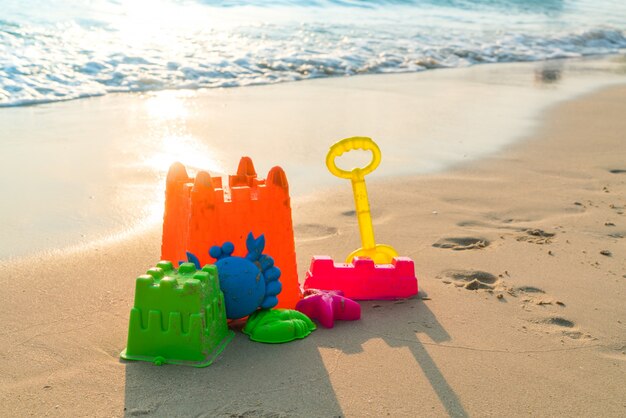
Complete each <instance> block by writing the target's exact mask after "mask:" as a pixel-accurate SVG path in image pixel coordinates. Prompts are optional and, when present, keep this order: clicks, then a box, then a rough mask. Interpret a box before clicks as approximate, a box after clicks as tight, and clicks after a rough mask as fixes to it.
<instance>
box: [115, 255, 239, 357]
mask: <svg viewBox="0 0 626 418" xmlns="http://www.w3.org/2000/svg"><path fill="white" fill-rule="evenodd" d="M232 337H233V332H232V331H230V330H229V329H228V325H227V322H226V309H225V304H224V294H223V293H222V291H221V290H220V285H219V280H218V276H217V268H216V267H215V266H214V265H207V266H204V267H203V268H202V270H196V267H195V266H194V264H193V263H183V264H181V265H180V267H179V268H178V270H176V269H174V267H173V266H172V263H171V262H169V261H161V262H159V263H158V264H157V266H156V268H151V269H149V270H148V271H147V274H144V275H141V276H139V277H138V278H137V281H136V287H135V305H134V307H133V308H132V309H131V311H130V323H129V327H128V346H127V347H126V349H125V350H124V351H122V353H121V354H120V357H122V358H123V359H125V360H142V361H150V362H153V363H155V364H157V365H161V364H165V363H167V364H184V365H190V366H194V367H206V366H208V365H209V364H211V363H212V362H213V360H214V359H215V357H217V355H219V353H221V352H222V350H223V349H224V348H225V347H226V345H227V344H228V342H229V341H230V340H231V339H232Z"/></svg>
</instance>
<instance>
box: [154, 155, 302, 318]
mask: <svg viewBox="0 0 626 418" xmlns="http://www.w3.org/2000/svg"><path fill="white" fill-rule="evenodd" d="M223 186H224V185H223V182H222V179H221V178H219V177H218V178H213V177H211V175H210V174H209V173H207V172H205V171H200V172H198V173H197V174H196V176H195V178H193V177H190V176H189V175H188V174H187V171H186V169H185V167H184V166H183V165H182V164H180V163H175V164H173V165H172V166H171V167H170V170H169V172H168V175H167V184H166V189H165V214H164V216H163V240H162V245H161V257H162V258H163V259H166V260H186V259H187V256H186V253H187V251H188V252H191V253H193V254H194V255H196V256H197V257H198V259H199V261H200V264H201V265H205V264H213V263H214V262H215V259H213V258H212V257H211V256H210V255H209V249H210V248H211V247H212V246H215V245H220V244H221V243H223V242H226V241H229V242H232V243H233V244H234V245H235V248H236V249H239V251H243V249H245V248H246V246H245V239H246V237H247V236H248V233H250V232H252V233H253V234H254V235H255V236H258V235H261V234H263V235H265V239H266V248H265V252H266V253H267V254H269V255H271V256H272V257H273V258H274V261H275V264H276V266H277V267H278V268H280V270H281V272H282V275H281V282H282V284H283V290H282V292H281V294H280V295H279V296H278V299H279V302H278V307H281V308H294V307H295V305H296V303H297V302H298V301H299V300H300V299H301V298H302V294H301V292H300V287H299V283H298V273H297V266H296V252H295V243H294V237H293V224H292V219H291V200H290V197H289V184H288V182H287V176H286V175H285V172H284V171H283V169H282V168H280V167H273V168H272V169H271V170H270V171H269V173H268V175H267V179H259V178H258V177H257V174H256V171H255V169H254V165H253V164H252V160H251V159H250V158H249V157H242V158H241V161H240V162H239V167H238V169H237V173H236V174H234V175H230V176H229V177H228V187H223ZM235 255H237V256H243V255H245V254H243V253H241V254H235Z"/></svg>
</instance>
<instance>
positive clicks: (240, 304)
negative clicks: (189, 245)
mask: <svg viewBox="0 0 626 418" xmlns="http://www.w3.org/2000/svg"><path fill="white" fill-rule="evenodd" d="M246 247H247V249H248V254H247V255H246V256H245V257H236V256H233V255H232V253H233V251H234V250H235V246H234V245H233V244H232V243H231V242H225V243H224V244H223V245H222V246H221V247H220V246H213V247H211V249H210V250H209V254H210V255H211V257H213V258H215V259H216V260H217V261H216V262H215V266H216V267H217V270H218V272H219V281H220V288H221V289H222V292H223V293H224V300H225V305H226V317H227V318H228V319H239V318H243V317H245V316H248V315H250V314H251V313H253V312H254V311H256V310H257V309H258V308H261V309H270V308H273V307H274V306H276V305H277V304H278V298H277V296H278V294H279V293H280V291H281V290H282V285H281V283H280V281H279V280H278V279H279V278H280V269H278V267H276V266H274V259H273V258H272V257H270V256H268V255H265V254H263V249H264V248H265V237H264V236H263V235H262V234H261V235H260V236H259V237H258V238H254V235H252V233H249V234H248V237H247V239H246ZM187 257H188V258H189V260H190V261H191V260H197V258H196V257H195V256H194V255H193V254H189V253H188V254H187Z"/></svg>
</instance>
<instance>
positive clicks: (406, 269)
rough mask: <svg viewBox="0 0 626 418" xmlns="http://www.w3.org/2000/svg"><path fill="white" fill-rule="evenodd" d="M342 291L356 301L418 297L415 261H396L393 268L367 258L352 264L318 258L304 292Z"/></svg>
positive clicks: (357, 258)
mask: <svg viewBox="0 0 626 418" xmlns="http://www.w3.org/2000/svg"><path fill="white" fill-rule="evenodd" d="M307 289H321V290H340V291H342V292H343V294H344V296H345V297H347V298H350V299H355V300H379V299H402V298H408V297H411V296H414V295H416V294H417V290H418V288H417V277H416V276H415V267H414V265H413V260H411V259H410V258H408V257H394V258H393V260H392V262H391V264H374V261H372V259H370V258H367V257H355V258H354V259H353V260H352V262H351V263H335V262H333V259H332V258H330V257H328V256H314V257H313V260H311V266H310V267H309V271H307V273H306V278H305V281H304V290H307Z"/></svg>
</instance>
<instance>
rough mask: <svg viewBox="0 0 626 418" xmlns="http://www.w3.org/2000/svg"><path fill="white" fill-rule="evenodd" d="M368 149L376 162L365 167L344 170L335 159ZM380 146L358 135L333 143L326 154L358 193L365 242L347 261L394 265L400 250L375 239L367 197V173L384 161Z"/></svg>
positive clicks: (330, 165) (332, 167)
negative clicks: (364, 260)
mask: <svg viewBox="0 0 626 418" xmlns="http://www.w3.org/2000/svg"><path fill="white" fill-rule="evenodd" d="M358 149H361V150H364V151H371V152H372V157H373V158H372V161H371V162H370V163H369V164H368V165H367V166H366V167H364V168H354V169H352V170H351V171H347V170H342V169H340V168H339V167H337V165H336V164H335V158H337V157H339V156H341V155H343V154H344V153H346V152H348V151H353V150H358ZM380 159H381V154H380V148H378V145H376V143H375V142H374V141H372V139H371V138H367V137H362V136H354V137H352V138H345V139H342V140H341V141H339V142H337V143H335V144H333V146H331V147H330V150H329V151H328V155H326V166H327V167H328V170H329V171H330V172H331V173H332V174H334V175H335V176H337V177H340V178H343V179H349V180H350V181H351V182H352V191H353V193H354V204H355V206H356V216H357V219H358V221H359V231H360V232H361V245H362V247H361V248H359V249H358V250H355V251H353V252H352V253H351V254H350V255H349V256H348V258H347V259H346V262H347V263H349V262H351V261H352V259H353V258H354V257H357V256H358V257H369V258H371V259H372V260H374V263H376V264H390V263H391V261H392V260H393V258H394V257H397V256H398V253H397V251H396V250H394V249H393V248H392V247H391V246H389V245H385V244H376V241H375V240H374V227H373V226H372V216H371V214H370V204H369V201H368V198H367V188H366V187H365V175H366V174H369V173H371V172H372V171H374V170H375V169H376V167H378V164H380Z"/></svg>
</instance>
